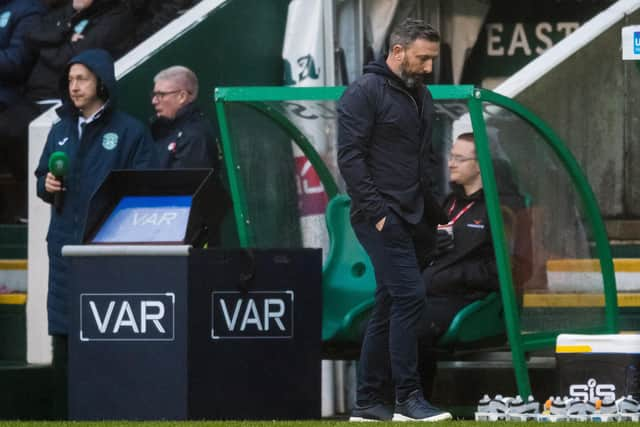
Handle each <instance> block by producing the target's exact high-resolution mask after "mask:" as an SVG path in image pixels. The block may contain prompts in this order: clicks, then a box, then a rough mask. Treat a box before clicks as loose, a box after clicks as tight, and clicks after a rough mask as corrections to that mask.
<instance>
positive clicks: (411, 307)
mask: <svg viewBox="0 0 640 427" xmlns="http://www.w3.org/2000/svg"><path fill="white" fill-rule="evenodd" d="M352 225H353V229H354V231H355V233H356V236H357V237H358V240H359V241H360V243H361V244H362V246H363V247H364V249H365V250H366V251H367V254H368V255H369V257H370V259H371V262H372V264H373V268H374V270H375V277H376V292H375V306H374V308H373V313H372V314H371V318H370V320H369V323H368V324H367V329H366V332H365V337H364V341H363V343H362V351H361V354H360V364H359V371H358V387H357V397H356V398H357V402H358V404H359V405H367V404H372V403H377V402H382V401H385V400H387V399H388V398H389V395H390V393H391V391H392V390H391V387H390V381H393V385H394V389H395V398H396V400H399V401H402V400H404V399H406V397H407V396H408V395H409V394H410V393H411V392H413V391H415V390H419V389H420V379H419V376H418V371H417V358H418V347H417V346H418V340H417V334H416V330H417V327H418V321H419V320H420V317H421V315H422V312H423V310H424V295H425V287H424V284H423V281H422V276H421V274H420V268H419V266H418V262H417V258H416V248H415V245H414V242H413V237H412V233H411V231H412V230H411V226H410V225H409V224H407V223H405V222H404V221H403V220H402V219H401V218H400V217H399V216H397V215H396V214H394V213H391V214H389V215H388V216H387V219H386V222H385V225H384V228H383V229H382V231H377V230H376V228H375V227H374V226H373V225H372V224H370V223H369V222H366V221H353V224H352Z"/></svg>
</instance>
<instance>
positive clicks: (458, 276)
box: [423, 175, 531, 300]
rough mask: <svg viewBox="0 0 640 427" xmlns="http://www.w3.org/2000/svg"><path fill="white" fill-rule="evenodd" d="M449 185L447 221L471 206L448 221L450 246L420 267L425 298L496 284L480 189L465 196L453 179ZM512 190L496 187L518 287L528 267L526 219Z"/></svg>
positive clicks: (481, 291)
mask: <svg viewBox="0 0 640 427" xmlns="http://www.w3.org/2000/svg"><path fill="white" fill-rule="evenodd" d="M496 176H497V175H496ZM502 187H504V185H502ZM452 190H453V191H452V193H451V194H450V195H449V196H448V197H447V200H446V201H445V211H446V212H447V214H448V217H449V219H450V220H451V219H452V218H455V217H456V215H457V214H458V213H459V212H461V211H462V210H464V209H465V208H466V207H467V206H469V205H470V204H471V203H473V205H471V206H469V208H468V209H467V210H466V212H464V213H463V214H462V215H461V216H460V217H459V218H458V219H457V220H456V221H455V223H454V224H453V237H454V245H453V248H452V249H450V250H448V251H444V252H441V253H436V254H434V255H432V256H431V260H430V261H429V262H428V265H427V267H426V269H425V270H424V271H423V278H424V280H425V285H426V287H427V297H428V296H429V295H433V296H455V297H461V298H464V299H468V300H476V299H480V298H484V297H485V296H487V295H488V294H489V293H490V292H494V291H498V290H499V289H500V283H499V280H498V272H497V268H496V259H495V254H494V250H493V241H492V238H491V228H490V226H489V218H488V214H487V206H486V203H485V199H484V192H483V190H479V191H477V192H475V193H474V194H472V195H469V196H467V195H465V193H464V190H463V188H462V187H461V186H459V185H455V184H452ZM503 190H504V189H503ZM512 190H513V189H512V188H509V189H508V191H500V194H499V198H500V204H501V209H502V211H503V219H504V225H505V233H506V235H507V239H508V240H509V243H510V247H511V248H510V249H511V254H510V256H511V264H512V273H513V276H514V282H515V285H516V287H517V288H520V287H521V286H522V284H523V283H524V281H526V280H528V278H529V276H530V272H531V269H530V261H531V260H530V255H531V250H530V245H531V241H530V234H529V233H530V223H529V221H528V212H527V209H526V208H525V205H524V200H523V198H522V197H521V196H520V195H519V194H518V193H517V192H514V191H512Z"/></svg>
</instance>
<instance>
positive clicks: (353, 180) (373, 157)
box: [338, 61, 443, 225]
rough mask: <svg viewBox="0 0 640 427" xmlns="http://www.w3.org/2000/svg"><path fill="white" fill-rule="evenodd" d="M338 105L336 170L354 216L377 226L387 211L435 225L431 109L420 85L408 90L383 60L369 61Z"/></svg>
mask: <svg viewBox="0 0 640 427" xmlns="http://www.w3.org/2000/svg"><path fill="white" fill-rule="evenodd" d="M364 71H365V74H364V75H363V76H362V77H360V78H359V79H358V80H356V81H355V82H353V83H352V84H351V85H350V86H349V87H348V88H347V90H346V91H345V92H344V94H343V95H342V98H341V99H340V101H339V104H338V165H339V167H340V172H341V173H342V177H343V178H344V180H345V182H346V184H347V192H348V193H349V195H350V196H351V200H352V203H351V209H352V215H353V216H358V215H361V216H363V217H364V218H365V219H366V220H367V221H369V222H371V223H376V222H378V221H379V220H380V219H382V218H383V217H385V216H386V215H387V213H388V212H389V209H391V210H393V211H394V212H396V213H397V214H398V215H400V216H401V217H402V218H403V219H404V220H405V221H407V222H408V223H410V224H417V223H418V222H420V221H421V220H422V219H423V217H424V219H425V220H426V221H427V222H429V223H430V224H432V225H435V224H437V223H439V222H440V221H441V220H442V219H443V218H442V210H441V209H440V205H439V204H438V203H437V201H436V199H437V195H436V194H434V191H435V190H434V188H438V187H437V185H436V184H437V183H436V182H435V177H436V176H439V172H438V171H439V170H441V168H442V165H441V164H439V163H440V162H439V161H438V160H437V157H436V155H435V153H434V152H433V147H432V144H431V133H432V127H433V114H434V106H433V99H432V97H431V93H430V92H429V90H428V89H426V88H425V87H423V86H420V87H418V88H417V89H416V90H415V91H413V92H412V91H410V90H409V89H408V88H407V87H406V86H405V85H404V83H403V82H402V80H400V79H399V78H398V77H397V76H396V75H395V74H394V73H393V72H392V71H391V70H390V69H389V68H388V67H387V65H386V63H385V62H384V61H378V62H373V63H370V64H369V65H367V66H366V67H365V69H364Z"/></svg>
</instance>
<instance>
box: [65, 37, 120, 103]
mask: <svg viewBox="0 0 640 427" xmlns="http://www.w3.org/2000/svg"><path fill="white" fill-rule="evenodd" d="M73 64H82V65H84V66H85V67H87V68H88V69H90V70H91V72H92V73H94V74H95V75H96V76H97V77H98V79H99V82H98V86H99V85H100V83H102V85H103V86H104V88H105V89H106V92H107V93H106V95H107V96H106V97H105V98H107V99H108V100H109V104H110V107H111V108H113V106H114V105H115V103H116V96H117V93H118V91H117V90H116V74H115V70H114V66H113V58H112V57H111V55H110V54H109V52H107V51H106V50H103V49H89V50H85V51H84V52H81V53H79V54H78V55H76V56H74V57H73V58H71V61H69V62H68V63H67V67H66V68H65V70H64V74H63V75H62V78H61V79H60V93H61V94H62V103H63V106H64V107H71V108H75V107H74V106H73V104H72V103H71V99H70V98H69V86H68V77H67V76H68V74H69V68H71V66H72V65H73ZM103 99H104V98H103ZM107 99H104V101H106V100H107Z"/></svg>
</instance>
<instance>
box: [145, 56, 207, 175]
mask: <svg viewBox="0 0 640 427" xmlns="http://www.w3.org/2000/svg"><path fill="white" fill-rule="evenodd" d="M153 81H154V86H153V92H152V93H151V103H152V104H153V107H154V108H155V110H156V118H155V120H154V121H153V123H152V124H151V133H152V135H153V139H154V141H155V144H154V155H153V160H152V162H151V167H152V168H157V169H184V168H213V169H214V170H215V171H216V173H217V171H218V146H217V144H216V142H215V136H214V132H213V128H212V126H211V123H210V122H209V121H208V120H207V118H206V117H205V115H204V114H203V113H202V111H200V109H199V108H198V107H197V106H196V104H195V103H194V101H195V100H196V99H197V98H198V78H197V77H196V75H195V74H194V73H193V71H191V70H190V69H188V68H187V67H183V66H180V65H176V66H173V67H169V68H167V69H164V70H162V71H160V72H159V73H158V74H157V75H156V76H155V78H154V79H153Z"/></svg>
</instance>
